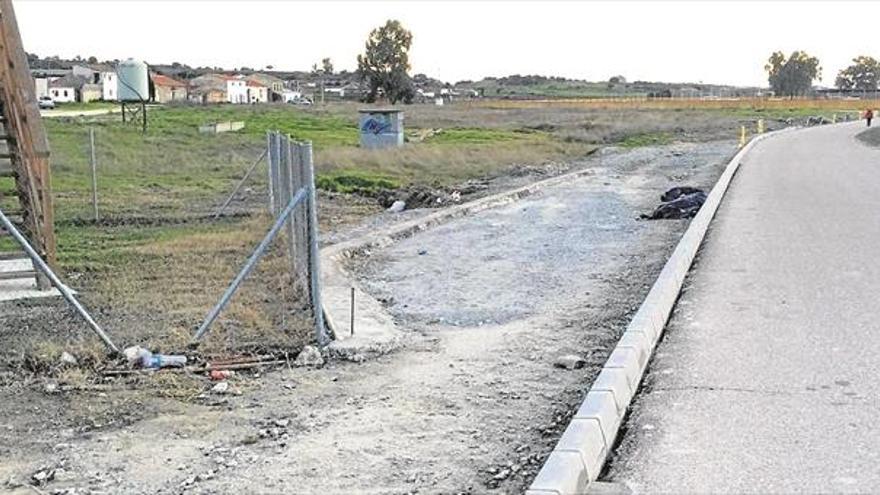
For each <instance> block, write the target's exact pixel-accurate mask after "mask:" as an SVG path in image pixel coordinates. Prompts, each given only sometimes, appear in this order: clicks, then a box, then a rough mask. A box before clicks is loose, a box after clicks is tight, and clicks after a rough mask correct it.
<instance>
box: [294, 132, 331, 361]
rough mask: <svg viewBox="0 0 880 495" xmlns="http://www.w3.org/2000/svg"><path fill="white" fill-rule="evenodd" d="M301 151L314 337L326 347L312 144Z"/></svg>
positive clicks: (306, 145)
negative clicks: (306, 190)
mask: <svg viewBox="0 0 880 495" xmlns="http://www.w3.org/2000/svg"><path fill="white" fill-rule="evenodd" d="M300 149H301V150H302V157H303V167H304V171H305V181H306V186H307V187H308V190H309V201H308V203H307V204H308V209H309V217H308V222H309V280H310V284H309V285H310V287H311V296H312V313H313V314H314V317H315V337H316V339H317V341H318V345H319V346H321V347H323V346H325V345H327V343H328V342H327V340H328V339H327V329H326V327H325V326H324V306H323V305H322V304H321V261H320V259H319V258H318V257H319V256H320V253H319V252H318V200H317V192H316V191H315V167H314V164H313V160H312V159H313V156H312V143H311V141H306V142H304V143H302V146H301V147H300Z"/></svg>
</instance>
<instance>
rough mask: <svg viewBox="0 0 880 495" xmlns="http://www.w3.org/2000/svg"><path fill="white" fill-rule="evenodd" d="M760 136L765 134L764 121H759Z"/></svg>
mask: <svg viewBox="0 0 880 495" xmlns="http://www.w3.org/2000/svg"><path fill="white" fill-rule="evenodd" d="M758 134H764V119H758Z"/></svg>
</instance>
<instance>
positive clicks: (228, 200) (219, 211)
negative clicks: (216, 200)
mask: <svg viewBox="0 0 880 495" xmlns="http://www.w3.org/2000/svg"><path fill="white" fill-rule="evenodd" d="M265 157H266V150H263V152H262V153H260V156H259V157H258V158H257V159H256V160H255V161H254V163H253V165H251V167H250V168H249V169H248V171H247V172H245V174H244V177H242V178H241V180H239V181H238V184H236V185H235V188H234V189H233V190H232V193H230V194H229V197H228V198H226V201H224V202H223V204H222V205H220V207H219V208H217V211H216V212H214V218H218V217H219V216H220V215H221V214H222V213H223V210H225V209H226V207H227V206H229V204H230V203H232V199H233V198H235V195H236V194H238V191H239V190H240V189H241V188H242V186H244V184H245V182H247V180H248V179H249V178H250V176H251V174H252V173H254V170H256V169H257V165H259V164H260V162H262V161H263V158H265Z"/></svg>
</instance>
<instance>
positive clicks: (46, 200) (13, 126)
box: [0, 0, 56, 289]
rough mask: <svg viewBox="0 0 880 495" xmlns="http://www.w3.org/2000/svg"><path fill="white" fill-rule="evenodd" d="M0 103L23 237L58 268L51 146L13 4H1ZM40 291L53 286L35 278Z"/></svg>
mask: <svg viewBox="0 0 880 495" xmlns="http://www.w3.org/2000/svg"><path fill="white" fill-rule="evenodd" d="M0 104H2V107H3V115H2V122H3V127H4V128H5V133H4V135H5V139H6V141H7V144H8V149H9V153H8V156H7V158H9V160H10V164H11V172H12V176H13V177H14V178H15V187H16V193H17V195H18V199H19V203H20V204H21V210H22V212H21V213H22V227H23V230H24V235H25V236H26V238H27V240H28V242H29V243H30V244H31V245H32V246H33V248H34V250H35V251H36V252H37V253H38V254H39V255H40V257H41V258H43V260H45V261H46V263H47V264H49V266H51V267H54V265H55V249H56V247H55V226H54V223H55V222H54V210H53V206H52V183H51V177H50V173H49V141H48V139H47V138H46V130H45V128H44V127H43V122H42V120H40V110H39V108H38V105H37V97H36V91H35V87H34V79H33V77H31V74H30V70H29V68H28V62H27V55H26V54H25V51H24V48H23V47H22V43H21V35H20V34H19V31H18V23H17V21H16V19H15V11H14V10H13V8H12V0H0ZM37 284H38V286H39V287H40V288H41V289H48V288H49V287H50V284H49V281H48V280H47V279H45V277H43V276H42V275H37Z"/></svg>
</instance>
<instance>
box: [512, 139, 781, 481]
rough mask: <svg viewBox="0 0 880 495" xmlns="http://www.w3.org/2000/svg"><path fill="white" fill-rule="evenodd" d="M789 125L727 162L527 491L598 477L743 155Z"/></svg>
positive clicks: (752, 142) (751, 145)
mask: <svg viewBox="0 0 880 495" xmlns="http://www.w3.org/2000/svg"><path fill="white" fill-rule="evenodd" d="M791 129H794V128H787V129H782V130H779V131H774V132H769V133H766V134H761V135H758V136H755V137H754V138H753V139H752V140H751V141H749V142H748V143H747V144H746V145H745V146H743V147H742V149H740V150H739V152H737V154H736V155H734V157H733V158H732V159H731V160H730V162H729V163H728V164H727V167H726V168H725V169H724V172H722V174H721V176H720V177H719V178H718V181H717V182H716V183H715V186H714V187H713V188H712V191H710V192H709V195H708V197H707V198H706V202H705V203H704V204H703V207H702V208H700V211H699V212H698V213H697V215H696V216H695V217H694V218H693V220H691V223H690V225H689V226H688V228H687V230H686V231H685V233H684V234H683V235H682V236H681V239H680V240H679V242H678V245H677V246H676V248H675V251H673V253H672V255H671V256H670V257H669V260H667V262H666V265H664V267H663V270H662V271H661V272H660V275H659V276H658V277H657V280H656V281H655V282H654V285H653V286H652V287H651V290H650V292H648V295H647V296H646V297H645V300H644V301H643V302H642V305H641V306H640V307H639V309H638V311H636V313H635V315H633V317H632V320H631V321H630V323H629V324H628V325H627V327H626V331H625V332H624V334H623V335H622V336H621V338H620V340H619V341H618V343H617V346H616V347H615V348H614V350H613V351H612V352H611V355H610V356H609V357H608V360H607V361H606V362H605V365H604V366H603V368H602V371H601V372H600V373H599V375H598V376H597V377H596V380H595V381H594V382H593V385H592V386H591V387H590V390H589V391H588V392H587V396H586V398H585V399H584V401H583V403H582V404H581V406H580V408H579V409H578V411H577V412H576V413H575V415H574V418H572V420H571V422H570V423H569V425H568V427H567V428H566V429H565V431H564V432H563V434H562V437H561V438H560V439H559V442H558V443H557V444H556V447H555V448H554V449H553V451H552V452H551V453H550V456H549V457H548V458H547V460H546V461H545V462H544V465H543V466H542V467H541V470H540V471H539V472H538V474H537V476H536V477H535V479H534V481H533V482H532V484H531V486H530V487H529V489H528V490H527V491H526V494H527V495H551V494H553V495H577V494H584V493H586V492H587V490H588V489H589V487H590V484H591V483H592V482H593V481H595V480H596V478H598V476H599V473H601V471H602V466H603V465H604V464H605V461H606V460H607V458H608V456H609V455H610V454H611V450H612V449H613V447H614V441H615V439H616V437H617V433H618V431H619V430H620V426H621V424H622V422H623V418H624V416H625V415H626V411H627V408H628V407H629V405H630V403H631V401H632V399H633V397H634V396H635V393H636V391H637V390H638V387H639V383H640V382H641V381H642V378H643V377H644V374H645V371H646V369H647V366H648V362H649V361H650V357H651V354H652V353H653V351H654V347H655V346H656V344H657V341H658V340H659V339H660V336H661V335H662V333H663V329H664V328H665V326H666V322H667V320H668V319H669V315H670V314H671V313H672V309H673V307H674V306H675V303H676V300H677V299H678V295H679V293H680V291H681V287H682V284H683V283H684V279H685V277H686V276H687V273H688V271H689V270H690V267H691V264H692V263H693V261H694V258H695V256H696V254H697V251H698V250H699V248H700V245H701V244H702V243H703V239H704V238H705V236H706V232H707V231H708V229H709V224H710V223H711V221H712V219H713V218H714V216H715V213H716V212H717V210H718V207H719V206H720V205H721V200H722V199H723V197H724V194H725V192H727V189H728V187H729V186H730V182H731V180H732V179H733V176H734V174H736V171H737V170H738V169H739V165H740V163H741V162H742V159H743V158H744V157H745V155H746V154H748V152H749V151H750V150H751V149H752V147H754V145H755V144H756V143H758V142H759V141H762V140H763V139H766V138H767V137H770V136H774V135H777V134H779V133H782V132H786V131H789V130H791Z"/></svg>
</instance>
